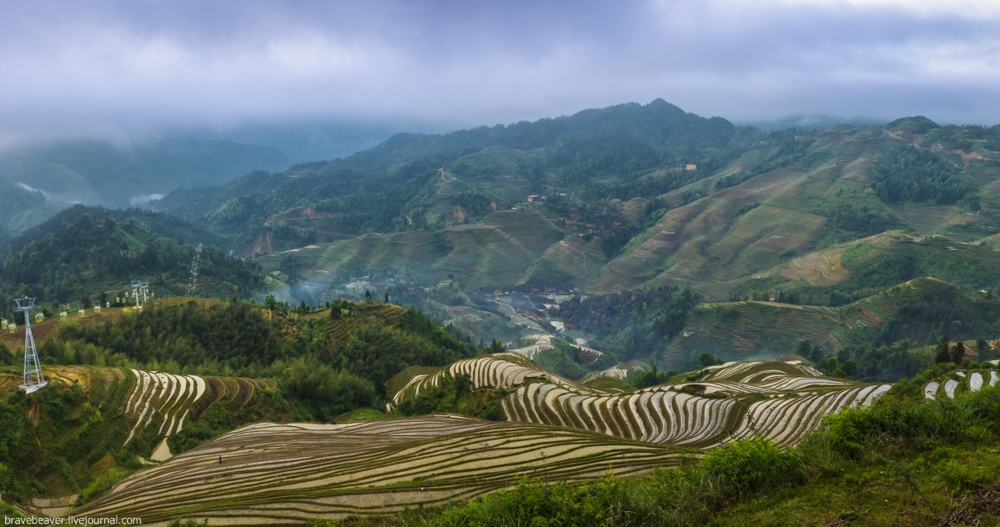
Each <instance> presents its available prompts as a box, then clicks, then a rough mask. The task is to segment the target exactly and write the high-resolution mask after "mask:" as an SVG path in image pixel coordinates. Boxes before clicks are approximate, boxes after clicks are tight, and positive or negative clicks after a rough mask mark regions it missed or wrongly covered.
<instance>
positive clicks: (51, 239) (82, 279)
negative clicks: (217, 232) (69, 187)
mask: <svg viewBox="0 0 1000 527" xmlns="http://www.w3.org/2000/svg"><path fill="white" fill-rule="evenodd" d="M70 212H74V211H72V210H71V211H68V213H70ZM77 212H78V211H77ZM110 216H111V215H108V217H106V218H105V219H103V220H95V219H93V218H92V217H91V216H90V215H89V214H82V215H80V216H79V219H77V220H76V221H75V222H74V223H72V224H71V225H68V226H65V227H61V228H59V226H60V225H61V220H62V219H64V217H63V216H61V217H58V218H54V219H53V220H50V221H49V222H47V223H46V224H44V225H42V226H40V227H38V228H37V229H36V230H37V231H38V234H39V235H41V236H40V237H34V238H32V237H31V236H30V235H27V236H25V237H23V238H20V239H18V240H15V241H13V242H11V244H10V247H9V248H8V249H10V252H8V253H7V254H6V256H5V258H4V260H3V263H2V265H0V295H2V296H4V297H6V298H8V299H9V298H12V297H14V296H18V297H20V296H31V297H37V298H38V299H39V301H40V302H41V303H44V304H49V303H53V304H62V303H67V302H70V301H76V300H79V299H80V298H82V297H85V296H90V295H100V294H102V293H104V292H107V291H117V290H119V289H121V288H122V287H123V286H125V285H126V284H128V282H129V281H130V280H137V279H142V280H145V281H148V282H149V283H150V286H151V287H153V288H154V290H159V291H160V292H161V294H165V293H175V294H176V293H184V292H188V291H190V289H191V287H192V286H193V281H194V277H193V275H192V262H193V261H194V260H195V256H196V254H198V253H199V249H198V248H196V247H194V246H191V245H186V244H184V243H182V242H181V241H178V240H175V239H171V238H167V237H164V236H160V235H158V234H156V233H153V232H151V231H149V230H146V229H144V228H143V227H140V226H139V225H138V224H137V223H135V222H133V221H118V220H115V219H114V218H113V217H110ZM166 223H169V222H166ZM49 231H51V232H49ZM28 240H30V241H28ZM198 262H199V263H198V270H197V273H198V275H197V279H198V281H199V282H200V283H201V284H202V285H201V286H200V287H202V290H206V289H209V290H212V291H213V292H214V293H215V294H217V295H219V296H230V295H234V294H235V295H241V296H246V295H249V294H250V293H252V292H254V291H256V290H258V289H259V288H260V287H261V286H262V285H263V281H264V274H263V269H262V268H261V267H260V266H258V265H257V264H255V263H252V262H248V261H245V260H243V259H240V258H234V257H230V256H226V255H225V254H223V253H222V251H220V250H219V249H217V248H215V247H205V248H203V249H201V250H200V254H199V256H198ZM8 303H9V302H8V301H6V300H5V301H4V302H3V304H4V305H7V304H8Z"/></svg>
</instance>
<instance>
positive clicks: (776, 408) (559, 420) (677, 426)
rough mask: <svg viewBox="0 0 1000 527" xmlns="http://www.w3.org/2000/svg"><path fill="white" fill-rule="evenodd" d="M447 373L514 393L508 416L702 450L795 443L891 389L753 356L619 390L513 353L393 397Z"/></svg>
mask: <svg viewBox="0 0 1000 527" xmlns="http://www.w3.org/2000/svg"><path fill="white" fill-rule="evenodd" d="M446 372H447V373H449V374H451V375H456V374H459V373H465V374H468V375H469V376H470V377H471V379H472V382H473V385H474V386H475V387H476V388H492V389H498V390H507V391H510V392H511V393H509V394H508V395H506V396H505V397H504V398H503V399H501V406H502V408H503V410H504V414H505V416H506V418H507V420H508V421H515V422H524V423H540V424H548V425H554V426H563V427H568V428H579V429H584V430H589V431H592V432H597V433H601V434H605V435H609V436H614V437H619V438H626V439H634V440H639V441H644V442H648V443H658V444H668V445H675V446H684V447H696V448H702V449H706V448H712V447H715V446H718V445H720V444H723V443H726V442H728V441H731V440H732V439H733V438H734V437H735V438H739V437H744V436H747V435H749V434H753V433H756V434H760V435H763V436H767V437H771V438H773V439H774V440H775V441H777V442H778V443H779V444H781V445H783V446H784V445H790V444H792V443H794V442H795V441H797V440H798V439H800V438H801V437H802V436H803V435H804V434H806V433H807V432H809V431H810V430H812V429H813V428H815V427H816V426H817V425H818V424H819V421H820V419H821V418H822V416H823V415H826V414H828V413H835V412H838V411H840V410H841V409H843V408H845V407H857V406H859V405H860V406H865V405H869V404H871V403H872V402H874V401H875V400H876V399H878V398H879V397H881V396H882V395H883V394H884V393H885V392H886V391H888V390H889V388H890V387H891V385H889V384H882V385H863V384H859V383H853V382H849V381H843V380H838V379H830V378H826V377H823V375H822V373H820V372H819V371H817V370H815V369H814V368H812V367H810V366H806V365H803V364H800V363H798V362H794V361H793V362H753V361H751V362H733V363H727V364H724V365H721V366H716V367H713V368H711V369H710V370H709V372H708V373H707V374H706V375H705V376H704V377H703V378H702V379H699V380H697V381H693V382H681V383H677V384H673V385H664V386H654V387H651V388H646V389H644V390H640V391H638V392H634V393H626V394H622V393H611V392H607V391H604V390H600V389H596V388H593V387H589V386H586V385H583V384H579V383H575V382H572V381H568V380H566V379H563V378H561V377H559V376H556V375H553V374H550V373H547V372H544V371H542V370H540V369H538V368H537V367H535V366H534V365H532V364H531V363H530V362H527V361H526V360H525V359H523V358H522V357H520V356H518V355H515V354H513V353H506V354H498V355H491V356H488V357H479V358H476V359H469V360H465V361H459V362H457V363H455V364H453V365H452V366H451V367H450V368H448V369H447V370H444V369H442V370H439V371H438V372H436V373H433V374H425V375H418V376H414V377H413V379H412V380H411V381H410V382H409V384H407V385H405V386H404V388H403V389H401V390H400V391H399V392H397V393H396V395H395V397H394V399H393V402H394V403H395V404H398V403H399V402H400V401H402V400H404V399H405V398H408V397H413V396H416V395H417V394H418V393H419V392H420V390H421V389H426V388H427V387H428V386H434V385H437V383H438V382H439V381H440V379H441V377H442V376H443V375H445V374H446Z"/></svg>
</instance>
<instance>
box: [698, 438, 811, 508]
mask: <svg viewBox="0 0 1000 527" xmlns="http://www.w3.org/2000/svg"><path fill="white" fill-rule="evenodd" d="M702 468H703V469H704V470H705V475H706V476H707V477H708V479H709V481H710V482H711V484H712V485H713V486H714V488H715V490H716V492H717V493H718V497H719V498H721V500H722V501H723V502H727V501H733V500H742V499H746V498H748V497H751V496H756V495H759V494H764V493H767V492H771V491H773V490H775V489H779V488H782V487H785V486H789V485H795V484H798V483H801V482H802V481H803V480H804V479H805V478H804V476H803V472H802V460H801V459H800V458H799V456H798V455H797V454H796V453H795V452H793V451H782V450H781V449H780V448H778V446H777V445H776V444H774V442H772V441H771V440H770V439H763V438H758V439H745V440H740V441H734V442H732V443H729V444H727V445H725V446H723V447H721V448H718V449H715V450H713V451H711V452H709V453H708V454H706V455H705V459H704V461H702Z"/></svg>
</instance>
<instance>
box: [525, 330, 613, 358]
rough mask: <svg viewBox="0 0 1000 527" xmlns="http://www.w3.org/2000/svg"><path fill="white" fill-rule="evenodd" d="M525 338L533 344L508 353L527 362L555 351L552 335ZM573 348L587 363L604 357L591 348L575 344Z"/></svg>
mask: <svg viewBox="0 0 1000 527" xmlns="http://www.w3.org/2000/svg"><path fill="white" fill-rule="evenodd" d="M525 338H527V339H531V340H535V343H534V344H532V345H531V346H525V347H523V348H516V349H512V350H510V352H511V353H516V354H518V355H520V356H522V357H524V358H526V359H528V360H534V359H535V355H538V354H539V353H541V352H543V351H548V350H551V349H555V346H553V345H552V339H553V336H552V335H549V334H539V335H529V336H527V337H525ZM573 346H575V347H577V348H579V349H580V358H581V359H583V361H584V362H587V363H591V362H594V361H596V360H597V359H599V358H601V355H604V353H601V352H600V351H597V350H595V349H593V348H588V347H586V346H578V345H576V344H574V345H573Z"/></svg>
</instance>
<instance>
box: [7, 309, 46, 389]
mask: <svg viewBox="0 0 1000 527" xmlns="http://www.w3.org/2000/svg"><path fill="white" fill-rule="evenodd" d="M14 302H16V303H17V309H16V311H21V312H22V313H24V384H22V385H21V389H22V390H24V391H25V392H27V393H34V392H37V391H38V390H41V389H42V388H44V387H45V386H46V385H47V384H49V383H48V382H46V380H45V377H44V376H43V375H42V366H41V363H40V362H39V361H38V350H36V349H35V336H34V335H32V334H31V310H32V309H34V308H35V299H34V298H21V299H18V300H15V301H14ZM32 377H34V378H32Z"/></svg>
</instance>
